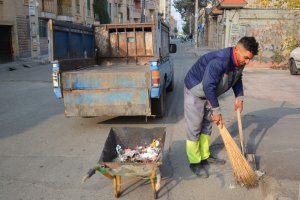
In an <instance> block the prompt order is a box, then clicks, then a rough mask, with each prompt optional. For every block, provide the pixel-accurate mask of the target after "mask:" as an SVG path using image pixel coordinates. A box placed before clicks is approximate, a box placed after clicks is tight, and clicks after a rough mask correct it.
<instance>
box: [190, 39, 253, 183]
mask: <svg viewBox="0 0 300 200" xmlns="http://www.w3.org/2000/svg"><path fill="white" fill-rule="evenodd" d="M258 46H259V44H258V43H257V41H256V40H255V38H254V37H243V38H241V39H240V40H239V41H238V43H237V45H236V46H234V47H228V48H224V49H221V50H217V51H212V52H209V53H207V54H204V55H203V56H201V57H200V58H199V59H198V60H197V62H196V63H195V64H194V65H193V66H192V67H191V69H190V70H189V71H188V73H187V75H186V77H185V79H184V85H185V86H184V118H185V123H186V133H187V140H186V153H187V158H188V161H189V164H190V169H191V171H192V172H193V173H194V174H196V175H197V176H200V177H204V178H207V177H208V176H209V175H208V172H207V166H208V164H216V165H222V164H225V160H221V159H218V158H215V157H213V156H212V155H211V154H210V151H209V144H210V135H211V129H212V122H214V123H216V124H218V125H219V126H221V127H223V122H222V114H221V109H220V106H219V101H218V96H220V95H221V94H223V93H225V92H226V91H228V90H229V89H230V88H232V89H233V92H234V95H235V102H234V109H235V110H237V109H239V110H240V112H242V110H243V96H244V91H243V81H242V72H243V69H244V67H245V65H246V64H248V63H249V61H250V60H251V59H252V58H253V57H254V56H255V55H257V52H258Z"/></svg>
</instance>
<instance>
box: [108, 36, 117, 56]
mask: <svg viewBox="0 0 300 200" xmlns="http://www.w3.org/2000/svg"><path fill="white" fill-rule="evenodd" d="M109 39H110V46H111V55H112V56H118V55H119V53H118V49H119V47H118V41H119V40H118V34H117V33H110V34H109Z"/></svg>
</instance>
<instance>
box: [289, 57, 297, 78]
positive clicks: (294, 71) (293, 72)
mask: <svg viewBox="0 0 300 200" xmlns="http://www.w3.org/2000/svg"><path fill="white" fill-rule="evenodd" d="M290 72H291V75H296V74H298V69H297V67H296V63H295V60H294V59H291V60H290Z"/></svg>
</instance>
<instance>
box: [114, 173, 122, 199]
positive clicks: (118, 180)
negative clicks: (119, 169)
mask: <svg viewBox="0 0 300 200" xmlns="http://www.w3.org/2000/svg"><path fill="white" fill-rule="evenodd" d="M113 182H114V195H115V197H116V198H119V197H120V190H121V176H114V179H113Z"/></svg>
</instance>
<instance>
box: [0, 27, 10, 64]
mask: <svg viewBox="0 0 300 200" xmlns="http://www.w3.org/2000/svg"><path fill="white" fill-rule="evenodd" d="M11 28H12V26H3V25H0V63H5V62H11V61H12V58H13V56H12V53H13V51H12V44H11Z"/></svg>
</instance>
